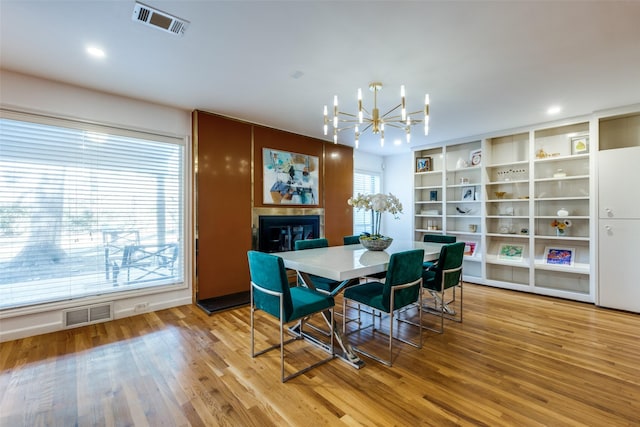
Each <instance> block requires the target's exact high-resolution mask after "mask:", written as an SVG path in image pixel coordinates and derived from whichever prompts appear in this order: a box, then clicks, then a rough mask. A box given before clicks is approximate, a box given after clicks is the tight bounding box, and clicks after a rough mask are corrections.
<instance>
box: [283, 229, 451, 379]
mask: <svg viewBox="0 0 640 427" xmlns="http://www.w3.org/2000/svg"><path fill="white" fill-rule="evenodd" d="M442 246H443V244H442V243H434V242H417V241H413V240H401V239H394V240H393V242H392V243H391V246H389V247H388V248H387V249H385V250H383V251H372V250H368V249H366V248H364V246H362V245H361V244H355V245H343V246H329V247H325V248H314V249H305V250H300V251H286V252H274V253H272V255H276V256H279V257H280V258H282V260H283V262H284V266H285V268H287V269H290V270H295V271H296V272H297V275H298V277H300V279H301V281H302V282H303V285H304V286H307V287H309V288H311V289H315V285H314V283H313V276H320V277H325V278H328V279H332V280H335V281H338V282H340V285H338V286H337V287H336V288H335V289H334V290H333V291H332V292H331V295H332V296H336V295H338V294H339V293H341V292H342V291H344V289H345V288H346V287H347V286H350V285H353V284H355V283H358V280H357V279H360V278H366V277H368V276H372V275H375V274H377V273H383V272H385V271H387V268H388V267H389V260H390V258H391V255H393V254H394V253H398V252H404V251H408V250H413V249H424V260H425V261H433V260H436V259H438V257H439V255H440V249H441V248H442ZM323 315H324V316H325V319H326V320H327V323H328V324H329V325H331V318H330V317H329V316H330V315H331V313H330V312H329V311H327V312H325V313H323ZM343 315H344V314H343ZM333 335H334V338H335V340H336V342H337V343H338V344H339V347H340V349H341V350H342V352H340V350H337V351H338V353H337V354H336V356H337V357H339V358H340V359H342V360H343V361H345V362H347V363H348V364H350V365H351V366H353V367H355V368H358V369H359V368H361V367H362V366H364V362H363V361H362V359H360V357H359V356H358V355H357V353H356V352H355V351H354V350H353V348H352V346H351V345H350V343H349V339H348V336H346V335H344V334H342V331H341V330H340V328H339V327H338V326H337V325H335V324H334V328H333ZM305 338H308V339H310V340H311V341H314V342H316V343H317V344H319V345H322V343H320V342H319V341H318V340H315V339H314V338H313V337H311V336H308V335H305Z"/></svg>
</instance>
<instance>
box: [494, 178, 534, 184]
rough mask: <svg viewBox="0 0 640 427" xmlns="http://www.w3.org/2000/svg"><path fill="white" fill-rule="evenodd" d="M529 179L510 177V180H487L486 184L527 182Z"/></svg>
mask: <svg viewBox="0 0 640 427" xmlns="http://www.w3.org/2000/svg"><path fill="white" fill-rule="evenodd" d="M528 183H529V180H528V179H511V180H504V181H491V182H487V184H486V185H499V184H528Z"/></svg>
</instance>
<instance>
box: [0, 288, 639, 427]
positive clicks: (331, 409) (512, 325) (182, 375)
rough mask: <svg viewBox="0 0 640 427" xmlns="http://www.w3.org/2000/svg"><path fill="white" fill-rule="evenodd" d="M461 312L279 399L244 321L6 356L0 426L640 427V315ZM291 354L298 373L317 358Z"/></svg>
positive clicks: (507, 303) (500, 306) (12, 350)
mask: <svg viewBox="0 0 640 427" xmlns="http://www.w3.org/2000/svg"><path fill="white" fill-rule="evenodd" d="M464 297H465V299H464V301H465V307H464V308H465V310H464V323H462V324H458V323H453V322H447V323H446V325H445V328H446V329H445V333H444V334H443V335H437V334H433V333H427V332H425V333H424V338H425V340H424V347H423V348H422V349H421V350H418V349H415V348H413V347H410V346H408V345H406V344H400V343H399V344H398V345H397V346H396V347H395V356H394V357H395V358H394V365H393V367H392V368H388V367H386V366H383V365H381V364H378V363H376V362H374V361H371V360H366V359H365V360H366V365H365V366H364V367H363V368H362V369H360V370H356V369H353V368H351V367H350V366H348V365H346V364H345V363H344V362H342V361H340V360H338V359H336V360H333V361H331V362H329V363H327V364H325V365H322V366H320V367H318V368H315V369H313V370H311V371H310V372H308V373H306V374H304V375H302V376H300V377H297V378H295V379H293V380H291V381H289V382H287V383H285V384H281V383H280V381H279V366H280V365H279V353H278V351H275V352H270V353H267V354H265V355H262V356H259V357H257V358H255V359H252V358H251V357H250V356H249V309H248V307H242V308H239V309H234V310H230V311H226V312H223V313H218V314H214V315H212V316H207V315H206V314H205V313H203V312H202V311H201V310H200V309H198V308H197V307H196V306H183V307H178V308H173V309H169V310H163V311H159V312H154V313H147V314H143V315H139V316H136V317H132V318H126V319H121V320H116V321H112V322H108V323H102V324H97V325H92V326H88V327H82V328H78V329H71V330H68V331H64V332H57V333H52V334H47V335H41V336H36V337H31V338H26V339H21V340H16V341H10V342H6V343H2V344H1V349H0V426H2V427H14V426H74V425H79V426H131V425H135V426H161V425H167V426H172V425H180V426H183V425H184V426H187V425H192V426H216V425H226V426H254V425H255V426H269V425H273V426H283V425H292V426H317V425H331V426H335V425H347V426H388V425H399V426H417V425H433V426H446V425H470V426H471V425H473V426H483V425H485V426H500V425H505V426H534V425H535V426H539V425H546V426H578V425H586V426H625V425H626V426H632V425H634V426H638V425H640V339H639V338H640V315H637V314H632V313H625V312H618V311H614V310H607V309H600V308H597V307H594V306H593V305H590V304H583V303H577V302H572V301H565V300H559V299H553V298H547V297H540V296H535V295H530V294H523V293H517V292H511V291H505V290H499V289H494V288H489V287H483V286H477V285H470V284H466V285H465V294H464ZM258 331H259V332H258V333H257V335H256V337H257V345H258V346H261V345H264V344H265V343H266V342H275V341H276V340H277V332H276V331H277V329H276V327H275V324H273V323H272V321H271V320H270V318H268V317H260V322H259V325H258ZM300 344H302V345H299V346H298V343H296V346H297V347H293V349H291V350H288V351H289V352H290V351H295V352H296V354H295V356H294V357H299V358H300V359H312V358H313V357H316V356H317V357H318V358H319V357H322V354H318V355H316V353H317V350H315V349H313V350H312V351H308V348H309V347H308V344H307V345H304V343H300ZM369 344H370V345H371V343H369ZM374 345H375V344H374ZM288 354H289V353H288Z"/></svg>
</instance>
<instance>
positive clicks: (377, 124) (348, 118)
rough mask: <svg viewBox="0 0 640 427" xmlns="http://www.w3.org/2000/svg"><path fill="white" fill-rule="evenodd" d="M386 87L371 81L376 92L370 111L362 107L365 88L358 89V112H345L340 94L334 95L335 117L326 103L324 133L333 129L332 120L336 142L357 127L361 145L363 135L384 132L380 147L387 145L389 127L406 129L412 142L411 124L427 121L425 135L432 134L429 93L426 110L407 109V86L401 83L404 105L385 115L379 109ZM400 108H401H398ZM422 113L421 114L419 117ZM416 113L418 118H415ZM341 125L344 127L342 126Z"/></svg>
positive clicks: (356, 136)
mask: <svg viewBox="0 0 640 427" xmlns="http://www.w3.org/2000/svg"><path fill="white" fill-rule="evenodd" d="M381 89H382V83H380V82H373V83H370V84H369V90H370V91H372V92H373V110H371V112H369V111H368V110H367V109H366V108H365V107H363V106H362V90H361V89H358V113H357V114H351V113H345V112H343V111H340V110H339V109H338V95H335V96H334V97H333V120H331V119H330V118H329V114H328V109H327V106H326V105H325V106H324V134H325V135H327V133H328V131H329V123H330V122H331V123H332V124H333V142H334V144H337V143H338V132H342V131H344V130H348V129H353V131H354V133H355V146H356V148H358V144H359V139H360V135H361V134H363V133H365V132H367V131H369V130H371V132H372V133H374V134H376V135H377V134H380V146H381V147H384V130H385V126H390V127H394V128H398V129H402V130H403V131H404V132H405V135H406V139H407V143H409V142H411V127H412V126H415V125H417V124H420V123H423V124H424V134H425V135H428V134H429V95H428V94H427V95H425V97H424V109H423V110H421V111H414V112H412V113H408V112H407V108H406V105H405V91H404V85H402V86H400V104H398V105H396V106H395V107H393V108H391V109H390V110H389V111H387V112H386V113H384V114H382V115H381V114H380V110H379V109H378V92H379V91H380V90H381ZM398 109H400V111H397V110H398ZM418 115H420V116H418ZM414 116H415V117H414ZM341 124H342V125H343V127H340V126H341Z"/></svg>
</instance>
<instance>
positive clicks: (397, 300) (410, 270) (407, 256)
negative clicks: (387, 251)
mask: <svg viewBox="0 0 640 427" xmlns="http://www.w3.org/2000/svg"><path fill="white" fill-rule="evenodd" d="M423 259H424V249H414V250H410V251H404V252H397V253H394V254H392V255H391V257H390V259H389V267H388V269H387V277H386V279H385V281H384V283H382V282H366V283H362V284H360V285H355V286H352V287H350V288H347V289H346V290H345V291H344V298H343V303H342V304H343V306H342V309H343V312H344V311H345V310H346V308H347V302H348V301H352V302H356V303H358V304H361V305H364V306H366V307H368V308H370V309H371V310H372V314H375V312H379V313H384V314H387V315H388V318H389V333H388V336H389V343H388V344H389V348H388V350H389V358H388V359H383V358H382V357H379V356H376V355H374V354H373V353H371V352H369V351H365V350H363V349H362V348H358V347H354V348H353V349H354V350H355V351H357V352H359V353H362V354H364V355H366V356H368V357H371V358H372V359H374V360H377V361H378V362H381V363H384V364H385V365H387V366H392V364H393V341H394V339H395V340H398V341H401V342H404V343H406V344H409V345H412V346H414V347H417V348H422V328H421V324H422V292H421V287H422V260H423ZM416 304H417V307H418V318H419V324H418V325H417V326H418V343H415V342H411V341H409V340H405V339H403V338H400V337H397V336H394V334H393V325H394V322H393V321H394V313H395V312H397V311H399V310H401V309H403V308H404V307H407V306H410V305H416ZM369 327H371V328H372V329H373V331H374V332H376V331H377V332H380V330H379V329H376V328H375V316H372V322H371V324H370V325H367V326H366V327H364V328H363V327H362V326H361V325H360V327H359V328H358V329H356V330H355V331H352V332H350V333H354V332H358V331H361V330H363V329H366V328H369ZM346 328H347V326H346V321H345V320H344V317H343V323H342V330H343V331H344V333H345V334H346V333H347V331H346Z"/></svg>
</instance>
